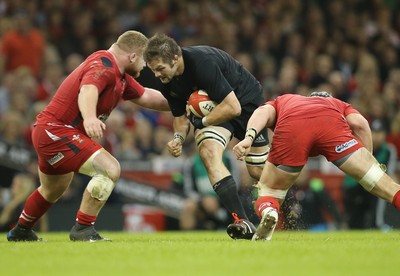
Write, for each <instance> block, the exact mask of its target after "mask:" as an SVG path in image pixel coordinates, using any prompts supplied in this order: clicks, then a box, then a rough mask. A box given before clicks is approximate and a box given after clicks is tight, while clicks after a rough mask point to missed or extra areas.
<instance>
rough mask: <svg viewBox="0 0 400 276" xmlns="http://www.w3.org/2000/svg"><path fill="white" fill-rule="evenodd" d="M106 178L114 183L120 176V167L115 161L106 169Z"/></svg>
mask: <svg viewBox="0 0 400 276" xmlns="http://www.w3.org/2000/svg"><path fill="white" fill-rule="evenodd" d="M106 171H107V175H108V177H109V178H110V179H111V180H112V181H113V182H114V183H116V182H117V181H118V179H119V177H120V176H121V165H120V164H119V162H118V161H116V160H115V162H114V163H113V164H111V165H110V166H108V167H107V168H106Z"/></svg>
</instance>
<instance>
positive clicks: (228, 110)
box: [206, 91, 242, 125]
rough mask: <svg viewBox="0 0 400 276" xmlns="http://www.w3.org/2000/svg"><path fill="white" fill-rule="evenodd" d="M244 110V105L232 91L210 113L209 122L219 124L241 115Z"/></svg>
mask: <svg viewBox="0 0 400 276" xmlns="http://www.w3.org/2000/svg"><path fill="white" fill-rule="evenodd" d="M241 112H242V107H241V105H240V102H239V100H238V99H237V98H236V95H235V93H234V92H233V91H232V92H231V93H229V94H228V96H226V97H225V99H224V100H223V101H222V102H221V103H219V104H218V105H217V106H216V107H215V108H214V109H213V111H212V112H211V113H210V114H208V115H207V116H206V117H207V123H208V124H209V125H218V124H221V123H223V122H226V121H229V120H232V119H233V118H235V117H237V116H239V115H240V114H241Z"/></svg>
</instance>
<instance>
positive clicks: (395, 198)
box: [392, 191, 400, 210]
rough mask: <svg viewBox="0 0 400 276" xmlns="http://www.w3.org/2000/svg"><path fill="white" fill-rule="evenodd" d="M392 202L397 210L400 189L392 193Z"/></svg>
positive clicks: (398, 208)
mask: <svg viewBox="0 0 400 276" xmlns="http://www.w3.org/2000/svg"><path fill="white" fill-rule="evenodd" d="M392 204H393V206H394V207H396V209H397V210H400V191H397V193H396V194H395V195H394V197H393V200H392Z"/></svg>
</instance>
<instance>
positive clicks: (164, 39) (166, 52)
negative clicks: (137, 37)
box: [143, 33, 182, 64]
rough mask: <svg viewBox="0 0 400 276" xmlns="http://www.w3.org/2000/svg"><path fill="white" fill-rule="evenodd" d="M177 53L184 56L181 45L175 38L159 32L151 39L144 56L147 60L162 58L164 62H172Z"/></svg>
mask: <svg viewBox="0 0 400 276" xmlns="http://www.w3.org/2000/svg"><path fill="white" fill-rule="evenodd" d="M175 55H177V56H182V50H181V47H179V45H178V44H177V43H176V41H175V40H174V39H173V38H171V37H169V36H167V35H165V34H159V33H157V34H155V35H154V36H152V37H151V38H150V39H149V41H148V43H147V46H146V49H145V51H144V54H143V58H144V60H145V61H146V62H151V61H152V60H154V59H158V58H161V60H162V61H163V62H165V63H169V64H172V60H173V59H174V57H175Z"/></svg>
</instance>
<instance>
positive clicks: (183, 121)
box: [173, 115, 190, 139]
mask: <svg viewBox="0 0 400 276" xmlns="http://www.w3.org/2000/svg"><path fill="white" fill-rule="evenodd" d="M173 128H174V133H178V134H180V135H182V137H183V138H184V139H186V136H187V134H188V133H189V130H190V122H189V120H188V119H187V117H186V116H185V115H183V116H180V117H175V119H174V122H173Z"/></svg>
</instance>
